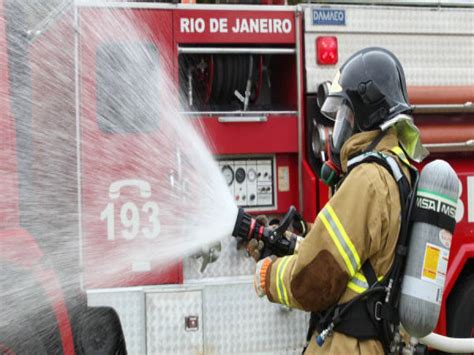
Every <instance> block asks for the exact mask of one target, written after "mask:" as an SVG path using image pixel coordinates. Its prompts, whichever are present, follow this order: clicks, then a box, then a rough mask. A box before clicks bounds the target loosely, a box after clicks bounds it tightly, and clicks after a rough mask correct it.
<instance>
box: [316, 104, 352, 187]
mask: <svg viewBox="0 0 474 355" xmlns="http://www.w3.org/2000/svg"><path fill="white" fill-rule="evenodd" d="M321 113H322V114H323V115H324V116H326V117H327V118H328V119H330V120H332V121H334V129H333V133H332V136H331V139H330V142H329V152H328V153H329V159H328V161H327V162H326V163H325V164H324V165H323V167H322V169H321V179H322V180H323V181H324V183H326V184H327V185H329V186H334V185H335V184H337V182H338V181H339V180H340V176H341V159H340V153H341V149H342V146H343V145H344V143H345V142H346V141H347V140H348V139H349V138H350V137H351V136H352V135H353V133H354V126H355V118H354V111H353V110H352V108H351V105H350V103H349V101H348V100H347V99H345V98H344V97H341V96H330V97H328V98H327V99H326V100H325V101H324V104H323V106H322V107H321Z"/></svg>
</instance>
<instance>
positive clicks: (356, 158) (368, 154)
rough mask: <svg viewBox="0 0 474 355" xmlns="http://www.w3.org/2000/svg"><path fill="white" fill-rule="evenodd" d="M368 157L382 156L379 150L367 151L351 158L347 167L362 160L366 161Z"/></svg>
mask: <svg viewBox="0 0 474 355" xmlns="http://www.w3.org/2000/svg"><path fill="white" fill-rule="evenodd" d="M368 157H374V158H379V159H380V158H381V156H380V154H379V153H377V152H367V153H364V154H361V155H358V156H356V157H354V158H352V159H349V160H348V161H347V168H349V167H350V166H352V165H355V164H358V163H360V162H361V161H364V160H365V159H366V158H368Z"/></svg>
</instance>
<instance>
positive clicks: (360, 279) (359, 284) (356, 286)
mask: <svg viewBox="0 0 474 355" xmlns="http://www.w3.org/2000/svg"><path fill="white" fill-rule="evenodd" d="M382 279H383V276H379V277H377V280H378V281H381V280H382ZM347 287H348V288H350V289H351V290H352V291H354V292H356V293H362V292H364V291H365V290H367V289H368V288H369V284H368V282H367V279H366V278H365V276H364V274H362V273H361V272H356V273H355V274H354V276H353V277H352V280H350V281H349V283H348V284H347Z"/></svg>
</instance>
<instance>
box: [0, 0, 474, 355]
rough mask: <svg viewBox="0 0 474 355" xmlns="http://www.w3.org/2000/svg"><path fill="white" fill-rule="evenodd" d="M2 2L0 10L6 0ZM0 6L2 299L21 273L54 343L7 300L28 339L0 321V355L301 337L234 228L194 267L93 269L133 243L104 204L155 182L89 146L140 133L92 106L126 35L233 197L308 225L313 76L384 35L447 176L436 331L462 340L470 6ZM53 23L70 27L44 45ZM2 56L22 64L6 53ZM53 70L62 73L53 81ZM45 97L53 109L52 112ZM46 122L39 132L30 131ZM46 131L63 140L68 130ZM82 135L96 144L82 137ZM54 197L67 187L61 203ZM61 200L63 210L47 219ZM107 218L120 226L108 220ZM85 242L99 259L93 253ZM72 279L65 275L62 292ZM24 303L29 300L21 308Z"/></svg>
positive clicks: (271, 348)
mask: <svg viewBox="0 0 474 355" xmlns="http://www.w3.org/2000/svg"><path fill="white" fill-rule="evenodd" d="M0 5H5V8H6V9H7V10H8V6H7V5H8V2H7V1H4V4H1V3H0ZM1 8H2V11H3V6H1ZM5 12H6V13H7V14H6V15H4V16H2V18H5V19H6V21H4V23H2V26H1V28H0V37H1V38H0V51H1V54H2V55H1V56H0V60H1V61H2V62H1V65H0V75H1V77H2V85H1V87H2V91H3V92H4V94H5V96H6V97H10V100H3V101H2V102H1V104H2V112H1V121H0V125H1V131H0V134H1V136H2V140H1V145H2V149H1V151H0V168H1V171H2V176H5V177H6V178H5V179H4V183H3V184H2V186H1V187H0V188H1V193H2V203H1V209H0V215H1V221H0V222H1V225H0V226H1V230H0V246H1V247H0V265H1V266H2V269H1V270H2V275H0V277H1V278H0V280H1V281H2V292H1V293H0V297H1V299H0V304H7V305H14V306H15V308H14V309H15V310H18V309H21V308H22V307H23V303H22V302H23V300H22V298H19V299H15V297H14V295H12V294H11V293H5V292H4V290H5V289H7V288H10V287H11V288H12V289H15V285H17V284H21V282H20V281H21V280H23V279H28V280H30V279H31V280H32V281H31V282H30V281H28V282H26V283H25V284H29V285H30V286H29V287H30V289H31V294H32V295H35V296H36V295H37V297H39V298H42V299H44V300H46V301H45V304H46V306H45V307H44V311H43V312H42V313H41V317H43V319H45V318H44V317H49V318H50V320H51V324H53V328H54V329H55V330H54V329H53V330H54V331H52V333H54V334H55V335H54V337H56V338H54V337H53V336H50V335H49V333H48V334H47V335H45V334H43V333H44V332H41V331H38V330H35V326H34V324H35V323H34V320H31V321H30V320H29V319H27V318H28V317H27V316H26V315H22V314H21V312H16V311H15V312H16V313H15V314H17V313H18V319H20V318H21V317H23V318H25V319H23V320H22V322H18V324H21V327H22V329H23V333H25V332H26V334H28V336H27V337H23V339H21V340H22V342H18V341H17V340H18V339H16V337H18V334H22V332H20V331H11V328H10V329H9V327H13V326H12V325H10V324H3V323H2V321H1V320H0V350H3V351H4V352H6V353H8V352H7V351H10V353H11V352H19V353H21V351H22V348H15V346H19V345H16V344H23V345H21V346H30V347H34V348H36V349H38V347H39V346H44V347H45V349H46V350H45V351H46V352H48V350H50V349H55V348H58V349H59V348H60V349H61V350H62V352H63V353H68V354H69V353H73V352H74V351H76V352H79V353H81V352H83V353H97V354H99V353H107V352H119V351H123V347H124V346H123V342H122V341H121V338H122V333H123V336H124V338H125V343H126V348H127V351H128V353H130V354H145V353H148V354H165V353H170V354H171V353H173V354H178V353H206V354H227V353H259V354H265V353H267V354H274V353H297V352H300V351H301V349H302V347H303V345H304V342H305V336H306V327H307V321H308V315H307V314H306V313H304V312H301V311H297V310H289V309H286V308H284V307H281V306H279V305H275V304H270V303H269V302H265V301H263V300H260V299H258V298H257V297H256V296H255V294H254V290H253V268H254V262H253V261H252V260H251V259H250V258H248V257H247V256H246V255H245V252H243V251H241V250H237V248H236V245H235V240H233V239H232V238H230V236H229V238H227V239H225V240H223V241H222V242H221V246H220V256H219V258H218V259H217V260H216V261H214V262H213V263H210V264H208V265H207V266H206V267H205V268H203V265H202V262H203V260H204V259H209V256H207V255H205V253H203V254H201V255H200V257H198V256H194V257H189V258H186V259H184V260H181V261H180V262H179V263H177V264H173V265H172V266H170V267H169V268H167V269H166V270H162V269H161V268H160V267H158V266H155V265H153V264H151V263H149V262H148V260H146V259H144V260H134V261H133V262H130V263H129V264H127V265H125V268H124V269H123V270H122V276H124V277H121V278H120V279H113V278H104V279H101V278H100V277H97V275H101V273H104V272H107V270H105V269H106V267H107V263H106V262H105V260H107V258H108V257H112V255H113V254H114V250H116V249H117V248H123V247H125V248H126V247H127V245H130V243H144V242H143V241H139V240H138V239H132V240H128V239H124V238H122V239H121V238H119V237H117V238H115V237H114V238H111V237H110V236H111V234H110V233H112V232H111V230H110V228H111V224H110V223H108V220H107V218H106V217H107V210H106V208H107V206H109V204H113V205H114V206H115V207H116V208H117V209H120V208H123V206H124V205H125V204H127V203H134V204H136V205H140V206H141V205H144V204H146V203H153V202H154V199H157V198H158V197H157V195H156V194H155V190H156V188H157V187H155V186H152V185H151V184H150V182H149V180H148V179H147V176H146V175H145V176H140V174H139V170H138V171H137V170H136V169H135V170H134V168H133V167H131V166H132V165H133V164H131V163H130V160H129V157H128V156H127V152H126V151H123V150H121V151H119V153H118V154H119V156H117V152H115V154H114V156H112V155H110V154H108V152H107V149H104V148H103V147H107V146H113V145H120V144H125V143H126V144H127V146H128V147H131V148H130V149H134V148H133V147H139V146H140V145H139V141H140V137H142V136H143V135H146V134H153V132H150V131H149V130H143V131H140V130H139V129H138V130H135V131H133V132H127V131H125V132H123V131H122V132H114V131H111V130H110V127H107V126H106V125H105V126H104V125H103V121H101V120H100V119H99V117H101V116H102V115H103V114H104V112H111V109H112V108H111V107H108V105H111V103H110V102H111V101H110V100H107V99H104V97H101V95H100V93H101V92H107V89H108V88H107V85H109V86H110V85H121V83H118V82H117V80H114V77H113V75H114V73H110V72H108V71H106V70H103V68H105V67H107V65H108V64H109V62H110V61H113V60H117V58H119V59H120V66H119V67H117V70H123V71H128V70H129V71H131V72H134V66H135V65H136V63H134V61H133V58H130V57H129V56H127V53H125V49H124V48H125V47H126V46H123V45H122V44H123V43H124V41H135V42H137V43H146V44H147V48H148V47H149V48H151V49H150V50H151V52H150V53H151V57H152V58H156V65H166V67H167V70H168V71H169V73H168V74H169V76H170V79H171V80H172V81H173V82H174V83H175V85H176V86H177V87H178V88H179V89H180V92H181V95H182V98H183V101H184V102H185V105H184V106H185V108H184V109H183V112H181V114H182V115H183V116H185V117H186V119H188V120H191V121H192V122H193V123H194V124H195V125H196V126H199V127H200V128H201V129H202V130H203V132H204V134H205V135H206V137H208V139H209V141H210V142H211V145H212V149H213V153H214V155H215V159H216V161H217V164H218V165H219V167H220V169H221V171H222V174H223V175H224V177H225V179H226V181H227V183H228V185H229V189H230V190H231V192H232V194H233V196H234V197H235V201H236V204H237V205H238V206H241V207H244V208H245V209H246V210H247V211H249V212H251V213H252V214H255V215H257V214H266V215H269V216H270V217H271V218H275V219H278V218H281V216H282V215H283V214H284V213H285V212H286V211H287V210H288V208H289V207H290V206H291V205H294V206H296V207H297V209H298V210H299V211H300V212H301V214H302V216H303V217H304V219H305V220H307V221H313V220H314V219H315V217H316V215H317V213H318V211H319V210H320V209H321V208H322V207H323V206H324V204H325V203H326V202H327V201H328V199H329V196H330V191H329V189H328V188H327V187H326V186H325V185H324V184H323V183H322V182H321V180H319V178H318V174H319V171H320V168H321V164H322V162H323V161H324V159H325V149H324V147H325V142H326V141H327V139H328V136H329V135H330V132H331V127H330V126H331V124H330V122H328V121H327V120H326V119H325V118H324V117H323V116H322V115H321V114H320V111H319V107H320V106H321V103H322V101H323V99H324V95H325V88H327V82H328V81H330V80H331V79H332V78H333V76H334V74H335V72H336V70H337V68H338V66H339V65H340V64H341V63H343V62H344V61H345V60H346V59H347V58H348V57H349V56H350V55H351V54H352V53H354V52H355V51H357V50H358V49H361V48H364V47H368V46H380V47H385V48H387V49H389V50H391V51H393V52H394V53H395V54H396V55H397V56H398V57H399V58H400V60H401V62H402V64H403V66H404V69H405V73H406V77H407V84H408V90H409V96H410V102H411V103H412V104H413V106H414V119H415V123H416V125H417V126H418V127H419V128H420V130H421V134H422V141H423V143H424V144H425V146H426V147H427V148H428V149H429V150H430V152H431V155H430V157H429V160H431V159H435V158H442V159H445V160H447V161H448V162H449V163H450V164H451V165H452V166H453V168H454V169H455V171H456V172H457V174H458V177H459V179H460V184H461V186H460V191H461V193H460V196H459V200H458V207H457V216H456V220H457V222H458V224H457V226H456V231H455V235H454V239H453V243H452V247H451V253H450V258H449V264H448V268H447V275H446V286H445V291H444V295H443V307H442V310H441V314H440V318H439V323H438V326H437V329H436V332H437V333H439V334H445V335H448V336H452V337H472V336H473V335H474V333H473V331H474V304H473V303H472V299H473V297H474V239H473V238H474V228H473V223H474V169H473V165H472V159H473V158H474V155H473V151H474V123H473V122H472V119H473V114H474V105H473V103H472V102H473V101H474V86H473V83H474V70H473V68H474V62H473V61H474V56H473V50H474V35H473V23H474V7H473V6H472V3H469V2H468V1H449V2H448V1H432V2H428V1H404V0H400V1H397V0H391V1H388V2H387V1H375V0H372V1H352V2H350V4H349V3H347V2H346V3H345V2H343V1H325V2H319V1H318V2H315V3H311V4H304V5H298V6H272V5H266V6H255V5H252V6H250V5H184V4H160V3H153V2H143V3H141V2H97V1H78V2H76V3H75V4H74V6H72V7H71V6H70V3H69V4H67V3H66V4H63V3H60V4H59V5H57V8H56V9H55V10H54V11H53V12H51V13H49V14H48V15H47V16H45V17H44V19H42V20H41V21H38V22H37V23H35V24H34V25H31V24H25V25H24V27H23V28H17V27H15V24H14V23H12V22H14V21H11V20H10V21H8V11H5ZM117 13H124V16H125V17H126V18H127V19H129V20H130V21H132V22H133V23H134V24H135V26H137V27H138V28H146V31H136V38H133V35H134V34H130V32H127V33H125V31H126V30H125V29H122V30H120V29H117V28H116V27H110V24H111V23H113V18H115V17H116V14H117ZM0 15H1V14H0ZM71 19H72V21H71ZM90 23H100V26H95V27H91V26H88V24H90ZM16 26H19V25H18V24H16ZM124 28H126V26H125V27H124ZM9 31H11V32H14V31H17V32H18V31H19V32H25V33H26V34H27V35H25V36H24V41H23V42H21V46H20V47H19V48H16V47H15V48H12V46H13V47H14V46H18V42H15V41H9V40H8V39H9V36H10V33H9ZM57 33H61V34H63V35H64V34H65V33H66V34H69V36H70V38H74V40H73V41H71V42H66V43H58V42H57V36H56V34H57ZM131 36H132V38H131ZM51 48H60V50H58V51H54V53H55V55H56V56H59V59H58V58H56V60H54V61H51V60H38V58H51V56H50V53H49V52H48V51H47V50H51ZM13 53H14V54H15V55H16V56H18V55H21V56H22V58H23V60H22V61H15V60H12V59H11V56H12V54H13ZM61 53H63V54H64V56H67V55H71V54H72V58H73V59H74V60H73V65H72V66H68V67H65V68H63V67H61V63H66V62H67V60H61ZM31 63H35V64H34V65H31ZM38 63H39V64H38ZM65 72H67V75H66V76H67V80H66V81H65V79H64V73H65ZM58 73H62V75H59V74H58ZM86 73H87V75H86ZM90 73H92V74H90ZM15 74H16V75H15ZM9 75H10V77H11V78H12V79H11V80H8V79H7V78H8V76H9ZM18 76H21V77H22V78H23V79H22V85H26V86H27V88H28V91H27V93H28V95H31V98H32V100H31V102H32V104H31V107H27V108H25V107H23V105H24V103H23V102H22V101H21V94H22V93H23V92H19V91H18V90H19V89H18V85H15V81H14V79H17V78H18ZM54 82H56V83H60V84H61V85H49V84H50V83H54ZM137 82H138V81H137ZM7 83H10V85H7ZM66 84H67V85H66ZM119 88H120V90H119V91H120V93H121V95H123V97H127V95H133V92H132V91H133V89H134V88H133V87H130V85H129V86H128V87H127V85H123V86H120V87H119ZM45 92H47V95H45ZM8 93H9V94H8ZM58 98H59V99H58ZM35 102H41V103H42V104H41V105H35ZM45 103H46V104H45ZM61 103H63V104H61ZM47 104H50V105H54V106H48V105H47ZM45 107H49V109H44V108H45ZM51 107H54V110H55V112H57V114H55V115H53V116H51ZM114 112H115V116H114V117H111V119H113V120H116V121H117V122H122V121H121V120H122V117H121V116H120V115H121V112H120V110H118V111H117V110H116V111H114ZM15 127H16V129H15ZM18 127H29V129H28V130H24V129H23V130H19V129H18ZM45 129H46V130H47V131H49V132H51V136H50V137H44V136H43V135H41V134H37V132H45ZM25 132H26V133H25ZM55 132H56V133H55ZM57 132H63V133H65V134H66V135H67V136H68V137H75V139H74V141H66V142H65V141H64V140H63V139H62V137H64V136H63V135H61V134H57ZM45 138H46V139H47V140H48V144H47V145H45V143H44V140H45ZM92 138H93V139H94V144H90V143H89V142H88V140H90V139H92ZM25 142H31V146H28V144H26V143H25ZM88 143H89V144H88ZM25 144H26V148H25ZM45 147H48V148H52V147H56V148H58V147H60V148H61V149H62V151H63V152H64V153H65V154H62V155H61V159H60V160H59V161H58V157H57V156H55V155H54V154H52V152H51V151H49V150H48V149H45ZM136 149H140V148H136ZM98 152H100V154H99V155H100V156H101V159H97V155H98ZM141 153H142V154H144V155H146V152H141ZM149 163H150V164H154V161H150V162H149ZM48 164H60V165H61V166H62V167H63V168H64V171H68V172H69V174H61V175H59V176H56V175H54V176H46V177H45V176H44V169H43V168H42V167H43V166H45V165H46V166H47V165H48ZM46 178H47V180H48V183H47V184H46V183H45V182H44V181H45V179H46ZM2 179H3V178H2ZM51 182H53V183H51ZM39 192H41V194H40V193H39ZM45 193H46V196H50V197H51V199H48V201H44V200H40V201H37V200H35V201H34V203H31V199H34V197H35V194H38V195H42V196H44V194H45ZM58 195H59V197H57V196H58ZM71 195H73V196H74V202H75V203H73V204H71V203H70V199H71ZM61 196H67V199H68V201H67V203H66V202H65V201H64V198H66V197H64V198H61ZM32 205H33V206H34V207H35V208H34V211H31V208H29V206H32ZM65 210H66V211H67V212H68V213H66V215H67V216H68V218H67V220H66V221H64V220H62V221H59V222H58V218H57V216H58V215H61V214H64V211H65ZM104 211H105V212H104ZM32 216H33V217H34V218H32ZM30 219H34V221H35V222H34V223H32V221H31V220H30ZM61 223H63V224H64V225H66V226H67V228H66V227H64V226H62V225H61ZM120 223H122V225H121V224H120ZM71 226H73V227H71ZM113 227H114V228H115V229H117V230H118V229H120V228H122V229H123V228H126V225H125V224H124V223H123V221H120V220H118V221H116V222H115V223H114V224H113ZM65 231H66V233H65ZM71 241H73V244H74V245H73V247H72V248H71V247H70V245H71ZM62 243H67V244H68V245H69V249H68V251H69V252H70V253H71V258H70V263H69V264H68V267H69V268H73V269H74V271H75V272H74V273H73V274H74V275H79V276H78V277H77V279H74V280H70V279H68V275H70V274H69V273H66V272H65V270H64V268H63V265H62V264H61V263H60V262H59V261H57V260H56V258H57V256H56V255H57V253H55V250H56V248H57V247H58V245H59V247H60V246H61V245H62ZM145 245H146V244H145ZM150 245H151V244H150ZM97 246H101V248H100V253H102V256H103V260H104V263H101V262H100V261H98V260H97V258H96V257H93V256H94V253H95V252H94V250H93V249H94V248H96V247H97ZM208 251H209V253H210V254H215V253H217V250H215V249H213V248H210V249H209V250H208ZM56 261H57V262H56ZM5 275H6V276H5ZM71 283H72V284H73V285H74V287H72V288H71V287H64V285H66V284H68V285H69V286H70V284H71ZM38 290H41V292H42V293H41V294H40V293H38V292H39V291H38ZM62 290H67V291H64V292H63V291H62ZM66 293H69V294H66ZM71 300H75V301H74V302H73V301H71ZM30 302H31V300H30ZM33 302H34V301H33ZM86 302H87V304H86ZM71 303H74V304H71ZM29 306H31V307H33V305H27V306H25V307H26V308H28V307H29ZM3 309H4V308H3V307H2V312H3ZM94 312H96V313H97V314H99V316H95V317H94V316H93V314H92V313H94ZM25 314H26V312H25ZM91 314H92V316H89V315H91ZM84 315H86V316H84ZM118 320H120V321H118ZM15 329H21V328H15ZM12 338H14V339H13V341H12ZM20 338H21V337H20ZM26 338H28V339H30V340H29V342H26V341H25V340H24V339H26ZM53 338H54V339H53ZM52 342H53V343H54V345H51V343H52ZM43 343H44V344H46V345H41V344H43ZM38 344H39V345H38ZM117 344H118V345H117ZM2 346H3V348H2ZM4 349H6V350H4ZM30 349H31V348H30Z"/></svg>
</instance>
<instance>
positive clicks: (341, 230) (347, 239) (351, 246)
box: [327, 205, 360, 265]
mask: <svg viewBox="0 0 474 355" xmlns="http://www.w3.org/2000/svg"><path fill="white" fill-rule="evenodd" d="M327 207H328V211H329V213H330V214H331V217H332V218H333V219H334V222H336V225H337V227H338V228H339V230H340V232H341V234H342V236H343V238H344V240H345V242H346V244H347V245H348V247H349V248H350V249H351V252H352V254H353V255H354V259H355V260H356V262H357V265H360V257H359V254H358V253H357V250H356V248H355V247H354V244H352V241H351V240H350V238H349V237H348V235H347V233H346V230H345V229H344V227H343V226H342V224H341V222H340V221H339V218H337V216H336V213H335V212H334V210H333V209H332V207H331V206H330V205H327Z"/></svg>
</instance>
